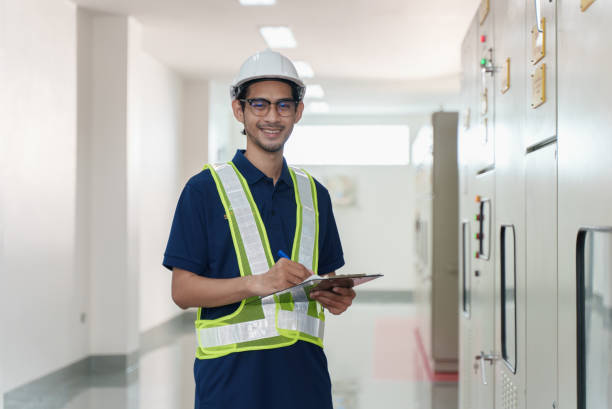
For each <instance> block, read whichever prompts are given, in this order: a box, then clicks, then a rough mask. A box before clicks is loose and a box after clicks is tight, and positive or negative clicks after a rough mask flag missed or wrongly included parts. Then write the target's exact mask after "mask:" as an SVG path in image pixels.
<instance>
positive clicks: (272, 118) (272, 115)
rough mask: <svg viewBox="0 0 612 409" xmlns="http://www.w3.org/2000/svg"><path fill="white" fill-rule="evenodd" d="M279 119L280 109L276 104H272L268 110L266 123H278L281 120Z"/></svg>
mask: <svg viewBox="0 0 612 409" xmlns="http://www.w3.org/2000/svg"><path fill="white" fill-rule="evenodd" d="M279 117H280V115H279V114H278V108H277V106H276V104H270V108H268V112H267V113H266V116H265V120H266V122H277V121H278V120H279Z"/></svg>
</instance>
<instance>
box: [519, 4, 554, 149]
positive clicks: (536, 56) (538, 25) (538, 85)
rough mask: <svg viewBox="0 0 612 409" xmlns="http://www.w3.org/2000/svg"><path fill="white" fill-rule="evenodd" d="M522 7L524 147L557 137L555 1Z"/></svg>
mask: <svg viewBox="0 0 612 409" xmlns="http://www.w3.org/2000/svg"><path fill="white" fill-rule="evenodd" d="M524 4H525V5H526V18H525V24H526V25H525V26H523V27H524V29H523V33H525V34H527V35H526V36H525V37H524V38H525V48H524V50H525V66H526V67H527V75H528V77H527V81H526V82H524V83H523V86H524V87H525V90H526V96H527V98H526V100H525V101H524V103H523V104H522V105H523V107H524V109H525V114H526V117H527V122H526V129H525V142H526V145H527V147H529V146H536V145H537V144H539V143H543V142H544V143H545V142H546V141H549V140H550V139H551V138H555V137H556V136H557V87H556V85H557V2H556V1H552V0H551V1H546V0H532V1H527V2H525V3H524Z"/></svg>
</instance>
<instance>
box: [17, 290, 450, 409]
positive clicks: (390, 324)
mask: <svg viewBox="0 0 612 409" xmlns="http://www.w3.org/2000/svg"><path fill="white" fill-rule="evenodd" d="M400 295H401V296H403V297H406V298H408V297H407V295H406V294H405V293H399V292H398V294H393V293H387V295H386V297H381V296H380V295H378V297H377V298H378V300H379V301H378V302H371V301H373V300H371V298H373V297H368V296H367V293H366V294H365V295H364V297H363V298H364V300H363V301H361V302H360V301H357V302H356V303H355V305H354V306H353V307H352V309H351V310H350V312H349V313H347V314H346V315H344V316H340V317H336V316H333V315H331V314H327V327H326V332H327V334H326V345H325V349H326V354H327V358H328V364H329V371H330V375H331V378H332V385H333V396H334V408H335V409H369V408H388V409H395V408H397V409H400V408H406V409H453V408H456V407H457V403H456V402H457V401H456V400H457V398H456V396H457V382H456V378H455V377H454V376H452V375H451V376H448V375H447V376H440V375H437V376H433V375H432V374H431V373H430V372H431V370H430V369H429V370H428V367H427V364H425V361H424V360H423V358H424V356H423V354H422V346H420V345H422V341H420V335H418V330H417V324H418V322H417V319H418V318H417V316H416V313H415V307H414V305H413V304H412V303H407V302H398V298H400V297H399V296H400ZM358 297H359V296H358ZM385 298H386V299H385ZM380 300H382V302H381V301H380ZM141 342H142V345H143V347H142V356H141V357H140V359H139V361H138V364H137V365H136V366H133V367H131V368H130V369H129V370H128V372H127V373H125V372H123V371H101V372H100V373H99V374H97V375H86V376H79V375H78V372H76V371H73V373H72V374H64V376H63V377H62V376H61V375H54V376H53V378H52V379H43V380H41V381H36V382H34V383H33V384H30V385H28V386H25V387H22V388H19V389H17V390H15V391H13V392H11V393H9V394H7V396H6V397H5V408H6V409H106V408H113V409H137V408H143V409H144V408H147V409H169V408H173V409H190V408H192V407H193V394H194V386H193V378H192V368H193V355H194V345H195V342H194V337H193V323H192V314H191V313H185V314H183V315H182V316H180V317H178V318H177V319H174V320H173V321H171V322H169V323H167V324H164V325H162V326H160V327H157V328H154V329H153V330H151V331H149V332H148V333H146V335H144V336H143V337H142V339H141ZM390 351H393V353H390ZM432 378H433V379H432ZM170 380H171V382H169V381H170Z"/></svg>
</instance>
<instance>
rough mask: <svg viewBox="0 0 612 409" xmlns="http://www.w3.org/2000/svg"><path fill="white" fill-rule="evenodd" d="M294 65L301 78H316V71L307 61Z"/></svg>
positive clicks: (296, 62) (297, 62)
mask: <svg viewBox="0 0 612 409" xmlns="http://www.w3.org/2000/svg"><path fill="white" fill-rule="evenodd" d="M293 65H295V69H296V70H297V72H298V75H299V76H300V78H312V77H314V71H313V70H312V67H311V66H310V64H308V63H307V62H306V61H295V62H294V63H293Z"/></svg>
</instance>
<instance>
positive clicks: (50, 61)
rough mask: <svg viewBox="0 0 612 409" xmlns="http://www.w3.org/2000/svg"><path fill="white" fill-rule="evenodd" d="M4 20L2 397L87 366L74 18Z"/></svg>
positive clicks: (17, 10) (47, 15)
mask: <svg viewBox="0 0 612 409" xmlns="http://www.w3.org/2000/svg"><path fill="white" fill-rule="evenodd" d="M3 12H4V13H5V14H4V15H3V16H2V22H3V24H4V27H3V28H2V35H3V38H2V40H1V41H2V43H3V44H2V47H3V48H4V52H3V54H4V57H3V60H2V62H3V64H1V65H0V70H1V71H0V78H2V92H0V107H1V108H0V117H1V118H2V120H1V121H0V135H2V138H3V142H2V145H3V146H2V151H3V158H2V164H3V165H2V166H3V177H2V194H1V196H0V197H1V199H0V200H1V203H0V204H1V206H0V208H1V209H2V240H1V242H2V246H1V248H2V254H1V259H2V274H1V275H2V283H1V287H2V288H4V289H5V290H4V291H3V296H2V297H1V298H2V300H1V302H2V311H3V314H6V315H5V318H4V320H3V322H2V324H3V325H2V338H3V339H5V343H4V345H3V347H2V348H1V350H0V357H1V367H2V368H3V372H4V375H5V379H4V390H10V389H12V388H14V387H16V386H18V385H20V384H22V383H23V382H26V381H29V380H31V379H33V378H36V377H38V376H42V375H44V374H46V373H48V372H50V371H53V370H55V369H57V368H58V367H61V366H64V365H66V364H68V363H71V362H74V361H76V360H78V359H80V358H82V357H84V356H86V355H87V353H88V345H87V334H88V331H87V325H83V324H82V323H81V322H80V314H81V312H82V311H83V309H84V300H85V295H86V294H87V283H86V274H84V272H83V271H80V270H78V269H76V268H75V265H76V257H75V234H76V223H75V207H76V166H77V161H76V153H77V129H76V125H77V115H76V98H77V89H76V86H77V82H76V66H77V65H76V56H77V50H76V10H75V7H74V5H73V4H71V3H68V2H64V1H53V2H49V1H46V0H8V1H6V2H5V3H4V7H3ZM6 79H9V80H6ZM66 334H70V336H66Z"/></svg>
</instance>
